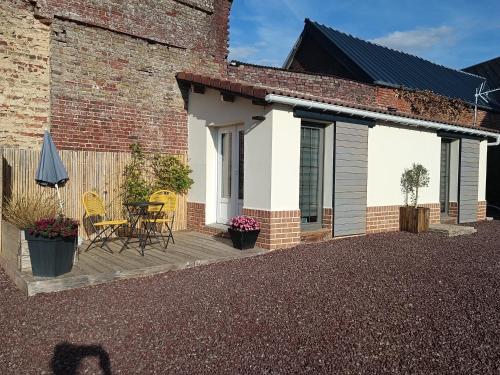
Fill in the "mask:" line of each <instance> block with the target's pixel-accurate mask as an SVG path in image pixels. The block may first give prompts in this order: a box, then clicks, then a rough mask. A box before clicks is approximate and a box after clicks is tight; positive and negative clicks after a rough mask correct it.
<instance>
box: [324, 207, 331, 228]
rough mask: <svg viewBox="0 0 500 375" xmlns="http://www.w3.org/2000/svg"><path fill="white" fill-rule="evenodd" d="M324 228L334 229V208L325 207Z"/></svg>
mask: <svg viewBox="0 0 500 375" xmlns="http://www.w3.org/2000/svg"><path fill="white" fill-rule="evenodd" d="M323 228H328V229H330V230H333V208H323Z"/></svg>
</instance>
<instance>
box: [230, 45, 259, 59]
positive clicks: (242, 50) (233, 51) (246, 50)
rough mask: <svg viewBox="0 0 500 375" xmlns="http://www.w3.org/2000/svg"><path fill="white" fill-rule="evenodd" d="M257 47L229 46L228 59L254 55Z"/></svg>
mask: <svg viewBox="0 0 500 375" xmlns="http://www.w3.org/2000/svg"><path fill="white" fill-rule="evenodd" d="M257 52H258V49H257V48H255V47H251V46H240V47H231V48H230V49H229V60H243V59H246V58H248V57H250V56H253V55H255V54H256V53H257Z"/></svg>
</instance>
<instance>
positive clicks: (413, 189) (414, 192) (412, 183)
mask: <svg viewBox="0 0 500 375" xmlns="http://www.w3.org/2000/svg"><path fill="white" fill-rule="evenodd" d="M429 181H430V177H429V171H428V170H427V169H426V168H425V167H424V166H423V165H421V164H416V163H413V165H412V168H411V169H405V171H404V172H403V174H402V176H401V190H402V192H403V194H404V196H405V205H404V206H403V207H400V209H399V229H400V230H401V231H405V232H411V233H421V232H425V231H427V230H428V229H429V221H430V209H429V208H427V207H418V194H419V189H421V188H423V187H427V186H429ZM409 198H410V200H411V206H410V205H409V204H408V199H409Z"/></svg>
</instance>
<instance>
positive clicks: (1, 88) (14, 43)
mask: <svg viewBox="0 0 500 375" xmlns="http://www.w3.org/2000/svg"><path fill="white" fill-rule="evenodd" d="M0 24H1V27H0V77H1V78H0V144H1V145H9V146H16V147H23V148H31V147H38V146H39V145H40V143H41V139H42V138H41V134H42V133H43V128H44V127H45V126H47V125H48V123H49V116H50V102H49V92H50V84H49V66H48V60H49V44H50V27H49V26H47V25H45V24H43V23H42V22H40V21H39V20H37V19H35V18H34V16H33V9H32V7H31V6H30V5H28V4H27V3H26V2H25V1H21V0H19V1H14V0H12V1H8V2H4V1H2V2H1V3H0ZM34 139H35V142H34Z"/></svg>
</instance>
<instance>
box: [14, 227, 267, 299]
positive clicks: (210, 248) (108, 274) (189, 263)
mask: <svg viewBox="0 0 500 375" xmlns="http://www.w3.org/2000/svg"><path fill="white" fill-rule="evenodd" d="M174 238H175V244H172V242H170V244H169V245H168V248H167V250H166V251H164V247H163V243H155V244H152V245H148V246H147V247H146V250H145V255H144V256H141V255H140V254H139V252H138V246H139V245H138V243H137V242H135V243H132V244H129V247H128V248H127V249H124V250H123V252H121V253H119V251H120V249H121V246H122V243H121V242H118V241H113V242H111V243H110V245H109V248H110V249H111V250H112V251H113V253H110V252H108V251H106V250H104V249H102V248H99V247H95V246H93V247H91V248H90V249H89V250H88V251H86V252H85V251H84V250H85V249H86V248H87V245H88V242H84V243H83V244H82V246H81V247H80V254H79V257H78V258H79V259H78V261H77V263H76V264H75V265H74V266H73V269H72V271H71V272H70V273H67V274H65V275H61V276H59V277H57V278H41V277H34V276H33V275H32V273H31V271H30V272H26V271H25V272H22V273H21V272H18V274H20V276H21V277H22V279H23V281H24V283H25V284H26V287H25V288H22V289H25V291H26V293H27V295H28V296H32V295H35V294H37V293H50V292H57V291H62V290H68V289H74V288H81V287H85V286H90V285H97V284H102V283H107V282H111V281H115V280H121V279H129V278H136V277H142V276H150V275H154V274H158V273H163V272H168V271H173V270H181V269H186V268H191V267H196V266H200V265H207V264H211V263H216V262H221V261H226V260H230V259H240V258H246V257H250V256H255V255H260V254H264V253H266V252H267V251H266V250H264V249H260V248H254V249H250V250H244V251H241V250H237V249H234V248H233V247H232V244H231V241H230V240H229V239H226V238H218V237H217V238H216V237H209V236H206V235H203V234H199V233H195V232H187V231H181V232H174Z"/></svg>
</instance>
